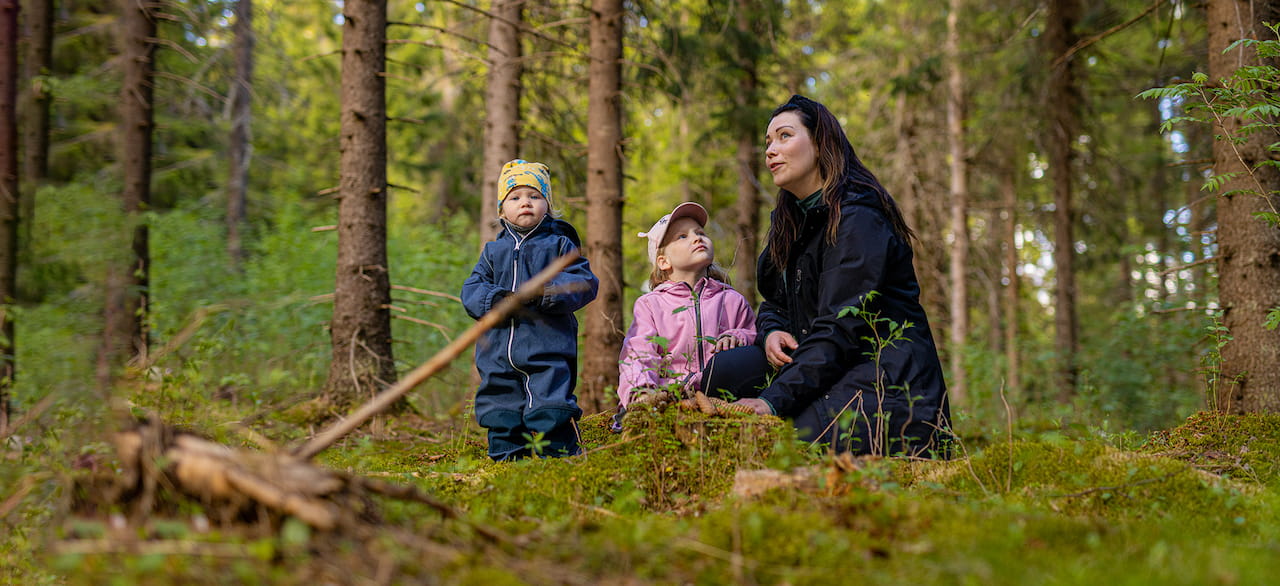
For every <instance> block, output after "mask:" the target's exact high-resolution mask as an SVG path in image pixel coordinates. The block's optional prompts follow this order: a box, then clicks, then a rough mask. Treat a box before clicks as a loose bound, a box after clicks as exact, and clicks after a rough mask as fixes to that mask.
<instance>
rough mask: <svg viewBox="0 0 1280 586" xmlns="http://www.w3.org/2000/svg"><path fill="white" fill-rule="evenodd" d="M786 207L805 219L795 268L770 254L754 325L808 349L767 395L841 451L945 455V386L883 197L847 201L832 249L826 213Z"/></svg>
mask: <svg viewBox="0 0 1280 586" xmlns="http://www.w3.org/2000/svg"><path fill="white" fill-rule="evenodd" d="M782 205H789V206H796V207H795V209H794V210H793V211H795V212H797V213H802V214H803V220H802V222H801V226H800V230H799V233H798V235H797V238H796V240H795V242H794V243H793V244H792V247H791V253H790V255H789V256H790V258H789V259H788V261H787V266H786V267H777V266H775V265H774V263H773V262H772V261H771V259H770V254H769V253H770V251H769V249H768V248H766V249H765V250H764V252H763V253H762V254H761V255H760V260H759V265H758V272H757V274H758V277H757V279H758V283H759V289H760V293H761V296H762V297H763V302H762V303H761V306H760V311H759V315H758V317H757V320H756V325H757V331H758V332H759V336H758V339H760V340H764V339H766V337H767V336H768V334H769V333H770V332H773V331H775V330H785V331H787V332H790V333H791V335H793V336H795V338H796V340H797V341H798V342H799V347H798V348H796V349H795V350H794V351H793V352H792V354H791V357H792V362H791V363H790V364H787V365H785V366H783V368H781V369H780V370H779V371H778V372H777V374H776V376H775V377H774V378H773V380H772V382H771V383H770V384H769V386H768V387H767V388H765V389H764V391H762V393H761V395H760V397H761V398H762V399H765V400H766V401H768V402H769V403H770V404H771V405H772V406H773V408H774V410H775V411H776V412H777V414H778V415H781V416H785V417H790V418H792V419H793V420H794V422H795V424H796V428H797V429H798V430H799V431H800V436H801V437H802V438H805V439H809V440H815V439H822V441H824V442H829V443H831V444H832V445H833V446H834V447H836V448H837V449H839V450H840V451H853V452H858V453H877V454H888V455H893V454H900V453H908V454H913V455H923V454H925V453H926V452H927V451H929V450H935V451H938V452H941V451H942V446H940V445H939V442H940V441H941V440H942V439H943V438H947V437H949V434H947V433H946V432H942V431H940V429H945V427H946V426H947V424H948V423H949V419H950V414H949V408H948V404H947V397H946V383H945V382H944V381H943V376H942V365H941V363H940V362H939V360H938V351H937V348H936V347H935V346H934V342H933V335H932V333H931V332H930V330H929V320H928V318H927V317H926V316H925V313H924V308H923V307H921V305H920V285H919V283H918V282H917V281H916V275H915V269H914V268H913V267H912V262H911V259H912V251H911V245H910V243H908V242H907V241H905V240H904V239H903V238H901V237H899V236H898V235H897V234H895V233H894V231H893V228H892V226H891V225H890V223H889V221H888V219H887V217H886V216H885V213H884V210H883V207H882V204H881V203H880V199H879V197H877V196H876V195H875V194H874V193H870V192H863V191H861V190H859V189H858V188H852V189H848V190H847V191H846V194H845V197H844V198H843V199H842V201H841V204H840V205H841V207H840V211H841V215H840V221H839V224H838V227H837V229H836V234H835V240H834V242H833V243H832V242H830V241H829V240H828V238H827V223H828V222H827V218H828V215H829V211H830V210H829V208H828V207H827V206H826V205H824V204H819V205H817V206H815V207H814V208H812V209H810V210H808V211H807V212H801V211H800V210H799V206H798V204H797V203H796V201H795V200H794V198H784V201H783V203H782ZM778 213H779V212H778V211H776V210H775V211H774V215H775V217H776V215H777V214H778ZM780 269H781V270H780ZM851 308H852V309H851ZM842 314H843V315H842ZM895 328H896V329H898V330H899V331H900V339H896V340H895V339H894V335H893V333H892V332H893V331H894V329H895Z"/></svg>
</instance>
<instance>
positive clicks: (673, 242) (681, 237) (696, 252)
mask: <svg viewBox="0 0 1280 586" xmlns="http://www.w3.org/2000/svg"><path fill="white" fill-rule="evenodd" d="M662 241H663V242H664V243H665V244H663V247H662V252H661V253H659V254H658V256H657V258H656V259H654V262H655V263H656V264H657V265H658V268H659V269H661V270H664V271H668V272H670V273H672V275H671V278H673V279H676V278H677V276H676V273H681V274H684V273H697V272H700V271H702V270H703V269H705V268H707V267H709V266H711V263H712V262H713V261H715V257H716V250H715V246H713V245H712V244H711V238H710V237H709V236H707V232H706V231H705V230H703V229H702V226H701V225H700V224H698V222H697V221H696V220H694V219H693V218H677V219H676V221H674V222H672V223H671V225H669V226H667V234H666V236H664V237H663V239H662Z"/></svg>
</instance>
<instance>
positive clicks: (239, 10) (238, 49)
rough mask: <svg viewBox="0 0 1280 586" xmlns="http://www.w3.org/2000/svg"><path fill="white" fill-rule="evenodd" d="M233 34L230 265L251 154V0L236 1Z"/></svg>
mask: <svg viewBox="0 0 1280 586" xmlns="http://www.w3.org/2000/svg"><path fill="white" fill-rule="evenodd" d="M235 11H236V22H235V25H233V26H232V34H233V35H234V36H235V41H234V43H235V48H234V52H235V59H236V73H235V78H234V79H233V80H232V82H231V144H230V148H229V149H228V152H227V158H229V159H230V160H231V170H230V173H229V176H228V178H227V257H228V258H229V259H230V260H231V264H232V266H234V267H236V268H237V269H239V268H240V266H241V263H243V262H244V248H243V246H242V243H241V229H242V228H243V226H244V215H245V213H244V210H245V201H246V200H247V199H248V197H247V195H248V190H249V161H250V159H251V158H252V157H253V136H252V134H251V133H250V125H249V121H250V116H251V114H252V110H251V109H250V107H249V106H250V102H251V98H252V88H253V45H254V41H255V39H254V36H253V0H238V1H237V2H236V8H235Z"/></svg>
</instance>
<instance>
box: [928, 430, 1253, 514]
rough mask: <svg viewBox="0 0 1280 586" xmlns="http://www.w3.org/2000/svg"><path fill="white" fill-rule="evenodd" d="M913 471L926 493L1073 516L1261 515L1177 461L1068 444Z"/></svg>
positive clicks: (1242, 488)
mask: <svg viewBox="0 0 1280 586" xmlns="http://www.w3.org/2000/svg"><path fill="white" fill-rule="evenodd" d="M911 467H912V472H911V474H909V475H908V476H909V477H910V479H911V482H913V483H916V484H918V485H919V486H921V487H926V488H935V489H939V490H941V491H945V492H951V493H960V494H965V495H970V496H971V497H972V498H999V499H1001V500H1003V501H1005V502H1008V503H1012V504H1017V505H1019V506H1026V507H1030V508H1031V509H1042V510H1043V509H1047V510H1050V511H1053V512H1056V513H1061V514H1069V515H1084V516H1092V515H1098V516H1103V517H1147V516H1151V517H1155V518H1165V517H1168V516H1169V515H1170V514H1171V511H1177V512H1178V513H1181V514H1188V515H1193V516H1203V515H1211V516H1212V517H1213V518H1215V519H1220V518H1222V515H1229V516H1230V517H1229V518H1235V517H1238V516H1249V515H1251V514H1253V511H1252V510H1251V507H1250V506H1249V505H1248V504H1247V500H1248V499H1246V498H1245V497H1246V496H1247V495H1248V494H1250V493H1251V492H1256V490H1255V489H1253V488H1251V487H1250V486H1248V485H1242V484H1240V483H1238V482H1233V481H1232V480H1230V479H1227V478H1222V477H1219V476H1216V475H1213V474H1208V473H1205V472H1203V471H1201V470H1198V469H1195V468H1193V467H1191V466H1188V465H1187V464H1186V463H1185V462H1182V461H1179V460H1175V459H1172V458H1168V457H1163V456H1158V455H1154V454H1147V453H1137V452H1126V451H1122V450H1117V449H1114V448H1111V447H1110V446H1107V445H1104V444H1102V443H1098V442H1088V441H1075V440H1064V439H1050V440H1047V441H1046V440H1015V441H1013V442H1009V443H1004V444H993V445H991V446H988V447H987V449H985V450H984V451H983V452H982V453H979V454H976V455H974V456H972V457H971V458H967V459H959V460H955V461H951V462H924V463H913V464H912V465H911Z"/></svg>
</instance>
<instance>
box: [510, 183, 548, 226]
mask: <svg viewBox="0 0 1280 586" xmlns="http://www.w3.org/2000/svg"><path fill="white" fill-rule="evenodd" d="M548 209H550V206H549V205H548V204H547V198H545V197H542V192H541V191H538V190H537V189H534V188H532V187H529V186H528V185H521V186H520V187H517V188H515V189H512V190H511V191H510V192H509V193H507V199H504V200H502V214H501V216H502V219H504V220H506V221H508V222H511V223H512V224H515V225H516V226H519V227H521V228H532V227H534V226H537V225H538V222H541V221H542V216H545V215H547V210H548Z"/></svg>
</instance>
